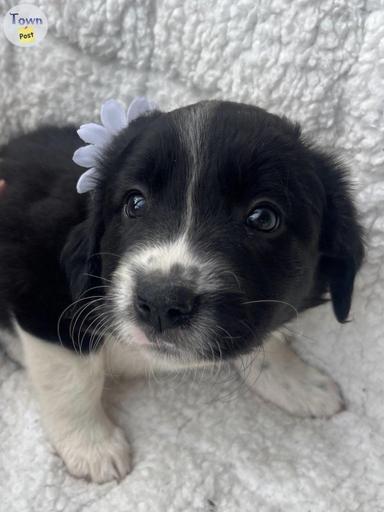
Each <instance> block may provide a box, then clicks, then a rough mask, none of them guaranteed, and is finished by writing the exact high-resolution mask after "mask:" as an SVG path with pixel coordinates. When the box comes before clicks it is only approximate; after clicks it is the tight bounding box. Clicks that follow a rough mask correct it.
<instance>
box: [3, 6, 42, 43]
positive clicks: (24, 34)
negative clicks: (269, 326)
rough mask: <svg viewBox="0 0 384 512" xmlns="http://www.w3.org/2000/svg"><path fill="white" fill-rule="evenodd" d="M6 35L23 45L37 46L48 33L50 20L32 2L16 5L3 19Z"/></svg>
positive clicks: (13, 41) (12, 40)
mask: <svg viewBox="0 0 384 512" xmlns="http://www.w3.org/2000/svg"><path fill="white" fill-rule="evenodd" d="M3 29H4V34H5V37H6V38H7V39H8V41H10V42H11V43H12V44H15V45H16V46H21V47H24V48H25V47H28V46H36V45H37V44H39V43H40V42H41V41H42V40H43V39H44V37H45V36H46V34H47V30H48V22H47V18H46V16H45V14H44V13H43V11H42V10H41V9H40V8H39V7H37V6H36V5H32V4H20V5H15V7H12V9H9V11H8V12H7V13H6V14H5V16H4V19H3Z"/></svg>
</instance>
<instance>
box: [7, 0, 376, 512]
mask: <svg viewBox="0 0 384 512" xmlns="http://www.w3.org/2000/svg"><path fill="white" fill-rule="evenodd" d="M16 3H17V2H12V3H11V2H9V1H5V2H4V0H2V1H1V3H0V5H1V11H2V12H4V13H5V11H6V10H7V9H8V8H10V7H11V6H12V4H16ZM36 3H37V4H38V5H39V6H40V7H41V8H42V9H43V11H44V12H45V14H46V16H47V18H48V21H49V31H48V36H47V38H46V39H45V40H44V41H43V43H42V44H41V45H40V46H38V47H35V48H29V49H28V48H16V47H13V46H12V45H11V44H9V43H8V41H6V40H5V38H4V36H3V35H2V34H1V36H0V41H1V48H0V76H1V79H0V114H1V115H0V125H1V130H0V138H1V142H5V141H6V140H7V139H8V138H9V137H10V136H11V135H12V134H14V133H17V132H19V131H20V130H29V129H31V128H33V127H35V126H37V125H39V124H40V123H42V122H51V123H60V124H62V123H67V122H75V123H77V124H80V123H84V122H88V121H93V120H97V119H98V112H99V107H100V104H101V103H102V102H103V101H104V100H106V99H107V98H110V97H113V98H117V99H120V100H122V101H123V102H125V103H128V101H129V100H130V99H131V98H132V97H133V96H135V95H137V94H145V95H147V96H148V97H150V98H151V99H154V100H156V101H157V102H158V103H159V104H160V106H161V107H162V108H164V109H172V108H174V107H177V106H181V105H186V104H188V103H191V102H194V101H197V100H199V99H206V98H222V99H231V100H235V101H244V102H249V103H253V104H255V105H259V106H262V107H265V108H267V109H269V110H271V111H273V112H275V113H279V114H285V115H287V116H289V117H291V118H293V119H295V120H297V121H300V122H301V123H302V125H303V128H304V132H305V133H306V134H307V135H308V136H310V137H312V138H313V139H314V140H315V141H316V142H318V143H319V144H322V145H324V146H326V147H328V148H330V149H336V148H337V151H338V153H339V154H340V155H342V156H343V157H344V159H345V160H346V161H347V163H348V164H349V165H350V168H351V171H352V176H353V179H354V182H355V188H356V194H357V197H358V201H359V207H360V210H361V213H362V220H363V223H364V225H365V227H366V230H367V241H368V255H367V259H366V263H365V266H364V269H363V271H362V272H361V274H360V275H359V277H358V279H357V285H356V295H355V300H354V306H353V312H352V315H351V318H352V322H351V323H349V324H346V325H343V326H341V325H339V324H337V322H336V321H335V319H334V318H333V316H332V313H331V308H330V306H329V305H325V306H323V307H321V308H319V309H317V310H316V311H312V312H311V313H309V314H307V315H306V316H305V318H304V317H303V318H302V319H301V320H300V322H299V324H298V325H296V326H295V330H296V332H297V333H299V334H298V335H297V341H296V347H297V349H298V350H299V352H300V353H301V354H302V355H303V357H305V358H306V359H307V360H308V361H311V362H312V363H313V364H315V365H317V366H318V367H320V368H323V369H326V370H327V371H328V372H329V373H330V374H331V375H332V376H333V377H334V378H335V379H336V380H337V382H339V383H340V385H341V387H342V390H343V393H344V395H345V398H346V401H347V410H346V411H345V412H342V413H341V414H339V415H337V416H336V417H334V418H332V419H331V420H329V421H323V420H309V419H308V420H301V419H295V418H292V417H289V416H287V415H286V414H284V413H283V412H281V411H280V410H278V409H277V408H275V407H273V406H271V405H268V404H265V403H263V402H262V401H261V400H260V399H258V398H255V397H254V396H253V395H252V393H251V392H249V391H247V390H246V389H245V388H244V387H242V386H241V385H240V384H239V380H238V379H237V377H236V375H235V374H231V375H230V376H229V377H228V375H227V377H226V378H224V379H223V378H220V379H218V380H217V381H216V380H215V379H214V378H210V377H209V375H205V377H203V379H202V382H199V380H201V379H199V378H197V377H196V375H191V376H184V377H183V378H180V377H179V378H164V377H162V378H160V379H159V380H158V381H157V380H152V382H151V383H150V384H146V383H145V382H138V383H136V384H135V385H134V386H129V387H128V388H126V389H125V390H123V391H122V392H121V394H120V398H119V399H120V400H121V401H120V403H119V401H118V400H116V402H117V403H119V405H117V406H116V413H117V415H118V418H119V421H120V423H121V424H122V425H123V427H124V429H125V430H126V432H127V435H128V436H129V438H130V440H131V443H132V446H133V450H134V468H133V471H132V473H131V474H130V475H129V476H127V477H126V478H125V479H124V480H123V481H122V482H120V483H109V484H105V485H101V486H99V485H95V484H90V483H86V482H84V481H79V480H76V479H74V478H72V477H71V476H69V475H68V474H67V472H66V470H65V468H64V466H63V464H62V462H61V461H60V459H59V458H58V457H57V456H55V455H54V454H53V451H52V449H51V447H50V445H49V443H48V441H47V439H46V437H45V435H44V432H43V430H42V427H41V425H40V420H39V414H38V408H37V404H36V401H35V399H34V397H33V396H32V394H31V392H30V388H29V386H28V383H27V379H26V375H25V372H24V371H23V370H22V369H20V368H19V367H18V366H16V365H15V364H14V363H13V362H11V361H10V360H9V359H8V358H7V357H6V356H5V355H4V354H1V355H0V496H1V498H0V510H1V512H13V511H14V512H23V511H26V512H27V511H28V512H34V511H36V512H37V511H38V512H54V511H61V510H63V511H66V512H75V511H82V510H84V511H89V512H91V511H97V512H103V511H112V510H113V511H116V512H119V511H121V512H123V511H124V512H131V511H132V512H140V511H142V512H152V511H153V512H160V511H161V512H163V511H164V512H176V511H177V512H189V511H206V512H232V511H241V512H248V511H249V512H267V511H268V512H277V511H284V512H287V511H289V512H309V511H310V512H320V511H321V512H323V511H324V512H334V511H335V512H343V511H348V512H352V511H359V512H365V511H366V512H379V511H383V510H384V439H383V435H384V403H383V394H384V339H383V325H382V324H383V313H384V312H383V303H384V287H383V275H384V264H383V245H384V215H383V210H384V151H383V149H384V148H383V136H384V86H383V80H384V3H383V1H380V0H365V1H360V0H319V1H315V0H236V1H234V0H220V1H213V0H212V1H203V0H186V1H184V0H161V1H160V0H159V1H157V2H156V1H155V0H142V1H138V0H137V1H128V0H114V1H113V0H107V1H104V0H84V1H81V2H79V1H78V0H55V1H52V0H41V1H38V2H36ZM21 150H22V148H21ZM300 333H301V334H300Z"/></svg>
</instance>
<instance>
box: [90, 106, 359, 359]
mask: <svg viewBox="0 0 384 512" xmlns="http://www.w3.org/2000/svg"><path fill="white" fill-rule="evenodd" d="M100 167H101V170H102V172H103V179H102V182H101V183H100V186H99V187H98V189H97V191H96V193H95V197H94V199H93V211H92V214H91V217H90V220H89V222H88V223H87V226H88V236H87V240H88V247H87V263H88V265H89V264H90V265H91V268H92V272H89V273H91V274H92V275H97V276H100V278H101V279H103V284H104V285H105V288H104V290H105V296H106V298H105V305H106V307H107V308H108V311H109V316H110V319H111V320H110V330H111V331H113V333H114V335H115V336H117V338H118V339H120V340H122V341H124V342H130V341H133V342H138V343H142V344H144V345H145V346H147V347H148V348H149V349H150V350H154V351H157V352H159V353H164V354H167V355H170V356H174V357H187V358H194V359H201V358H211V359H218V358H227V357H230V356H235V355H237V354H240V353H244V352H247V351H249V350H250V349H251V348H253V347H254V346H256V345H258V344H260V343H262V341H263V339H264V338H265V336H266V335H267V334H268V333H269V332H270V331H272V330H274V329H276V328H277V327H279V326H280V325H281V324H283V323H284V322H286V321H288V320H289V319H291V318H292V317H295V316H296V314H297V311H299V310H302V309H305V308H306V307H309V306H310V305H314V304H316V303H319V302H320V301H321V296H322V294H323V293H324V292H325V291H326V290H327V289H328V288H330V290H331V293H332V297H333V301H334V307H335V312H336V314H337V316H338V318H339V320H344V319H345V317H346V315H347V313H348V310H349V304H350V295H351V292H352V283H353V276H354V273H355V272H356V270H357V268H358V266H359V264H360V259H361V256H362V249H361V242H360V232H359V227H358V225H357V223H356V220H355V213H354V209H353V205H352V203H351V201H350V199H349V197H348V194H347V192H346V190H345V184H344V182H343V179H342V175H341V171H340V170H339V169H338V168H336V167H335V166H334V164H333V162H331V161H330V160H329V159H327V158H326V157H324V156H322V155H321V154H319V153H317V152H316V151H314V150H312V149H310V148H309V147H307V146H306V145H305V144H303V143H302V142H301V140H300V133H299V129H298V128H297V127H296V126H294V125H292V124H290V123H289V122H288V121H286V120H283V119H280V118H279V117H277V116H273V115H271V114H268V113H267V112H265V111H263V110H261V109H258V108H255V107H250V106H246V105H240V104H234V103H224V102H206V103H199V104H197V105H192V106H190V107H186V108H182V109H179V110H176V111H173V112H170V113H159V112H158V113H154V114H152V115H150V116H148V117H144V118H141V119H139V120H137V121H136V122H134V123H133V125H132V126H130V127H129V128H128V129H127V130H125V131H124V132H122V133H121V134H119V136H118V137H116V139H115V140H114V142H113V144H112V145H111V146H110V147H109V148H108V150H107V151H106V153H105V156H104V158H103V161H102V162H101V163H100ZM332 216H333V218H332ZM345 228H348V230H349V234H347V233H342V232H340V229H341V230H342V229H345ZM343 237H344V238H343ZM96 253H97V254H96ZM95 259H96V262H95ZM337 265H339V266H338V267H337ZM336 267H337V268H338V270H337V272H336V274H337V275H338V278H336V280H337V279H338V281H337V284H336V285H335V284H334V283H335V277H334V274H335V268H336ZM95 284H96V285H97V284H98V283H95ZM99 284H100V283H99ZM88 285H89V283H88ZM82 288H85V286H84V285H83V286H82ZM333 288H334V289H333Z"/></svg>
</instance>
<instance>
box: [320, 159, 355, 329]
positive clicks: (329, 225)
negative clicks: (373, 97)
mask: <svg viewBox="0 0 384 512" xmlns="http://www.w3.org/2000/svg"><path fill="white" fill-rule="evenodd" d="M317 156H318V172H319V177H320V179H321V181H322V182H323V185H324V189H325V195H326V205H325V210H324V215H323V223H322V231H321V238H320V252H321V260H320V265H321V274H322V276H323V278H324V277H325V279H326V282H327V286H328V289H329V291H330V294H331V299H332V304H333V311H334V313H335V316H336V318H337V320H338V321H339V322H345V321H346V320H347V317H348V313H349V310H350V307H351V301H352V293H353V283H354V280H355V275H356V273H357V271H358V270H359V268H360V266H361V263H362V260H363V257H364V245H363V233H362V228H361V226H360V224H359V222H358V220H357V212H356V209H355V206H354V204H353V201H352V198H351V194H350V191H349V186H348V181H347V171H346V169H344V168H343V166H341V165H340V164H339V163H338V162H337V161H335V160H334V159H333V158H331V157H329V156H325V155H320V154H318V155H317Z"/></svg>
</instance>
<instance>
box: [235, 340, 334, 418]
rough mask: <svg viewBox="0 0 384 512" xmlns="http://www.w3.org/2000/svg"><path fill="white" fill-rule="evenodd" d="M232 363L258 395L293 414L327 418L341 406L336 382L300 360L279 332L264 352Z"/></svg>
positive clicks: (267, 344) (269, 341)
mask: <svg viewBox="0 0 384 512" xmlns="http://www.w3.org/2000/svg"><path fill="white" fill-rule="evenodd" d="M235 364H236V366H237V368H238V369H239V370H240V371H241V373H242V374H243V375H244V378H245V380H246V382H247V384H248V385H249V386H250V387H251V388H252V389H254V390H255V391H256V393H257V394H258V395H260V396H261V397H262V398H264V400H267V401H269V402H272V403H274V404H276V405H278V406H279V407H281V408H282V409H284V410H285V411H287V412H289V413H290V414H293V415H295V416H302V417H305V416H310V417H329V416H332V415H333V414H336V413H337V412H339V411H341V410H342V409H343V407H344V403H343V399H342V397H341V394H340V391H339V388H338V386H337V384H336V383H335V382H334V381H333V380H332V379H331V378H330V377H329V376H328V375H326V374H325V373H323V372H321V371H320V370H317V369H316V368H313V367H312V366H309V365H308V364H306V363H305V362H304V361H302V360H301V359H300V358H299V357H298V355H297V354H296V353H295V352H294V351H293V350H292V349H291V348H290V346H289V345H288V344H287V343H286V341H285V338H284V336H283V335H282V334H281V333H276V334H273V336H271V338H270V339H269V340H268V342H267V343H266V344H265V346H264V352H262V351H260V352H258V353H253V354H250V355H248V356H245V357H243V358H241V359H238V360H237V361H236V362H235Z"/></svg>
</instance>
